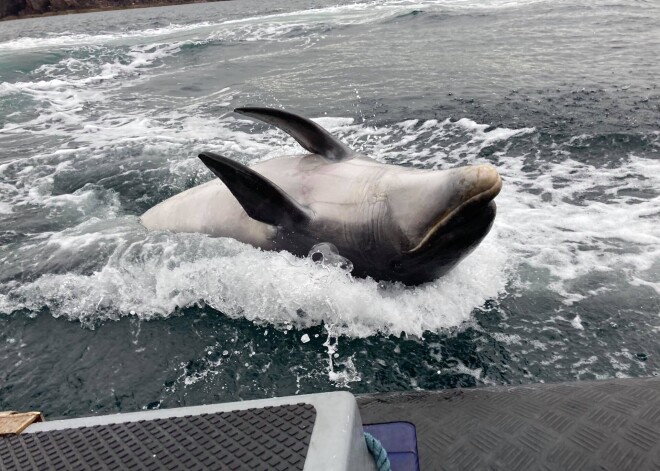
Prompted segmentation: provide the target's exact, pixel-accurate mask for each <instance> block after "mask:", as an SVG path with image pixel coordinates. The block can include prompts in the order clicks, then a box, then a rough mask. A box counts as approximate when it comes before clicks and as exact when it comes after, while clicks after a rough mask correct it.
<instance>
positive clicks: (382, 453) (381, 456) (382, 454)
mask: <svg viewBox="0 0 660 471" xmlns="http://www.w3.org/2000/svg"><path fill="white" fill-rule="evenodd" d="M364 441H365V442H367V449H368V450H369V453H371V456H373V457H374V460H375V461H376V469H378V471H392V467H391V465H390V459H389V458H388V457H387V450H385V448H383V444H382V443H380V442H379V441H378V439H377V438H375V437H374V436H373V435H371V434H370V433H369V432H364Z"/></svg>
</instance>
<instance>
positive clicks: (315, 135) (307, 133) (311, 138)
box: [234, 107, 355, 161]
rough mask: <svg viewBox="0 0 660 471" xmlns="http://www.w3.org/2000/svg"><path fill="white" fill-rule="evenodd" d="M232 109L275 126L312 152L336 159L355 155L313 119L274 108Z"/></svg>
mask: <svg viewBox="0 0 660 471" xmlns="http://www.w3.org/2000/svg"><path fill="white" fill-rule="evenodd" d="M234 111H235V112H236V113H239V114H244V115H246V116H250V117H251V118H256V119H258V120H261V121H263V122H265V123H268V124H272V125H273V126H277V127H278V128H280V129H281V130H282V131H284V132H286V133H287V134H288V135H289V136H291V137H293V138H294V139H295V140H296V141H298V144H300V145H301V146H303V148H305V150H307V151H309V152H311V153H312V154H319V155H322V156H323V157H325V158H327V159H330V160H337V161H339V160H345V159H350V158H351V157H353V156H354V155H355V152H353V151H352V150H351V149H350V148H349V147H348V146H347V145H346V144H344V143H343V142H341V141H340V140H339V139H337V138H336V137H334V136H333V135H332V134H330V133H329V132H328V131H326V130H325V129H323V128H322V127H321V126H319V125H318V124H316V123H315V122H314V121H312V120H309V119H307V118H303V117H302V116H298V115H296V114H293V113H289V112H288V111H283V110H277V109H274V108H252V107H250V108H236V109H235V110H234Z"/></svg>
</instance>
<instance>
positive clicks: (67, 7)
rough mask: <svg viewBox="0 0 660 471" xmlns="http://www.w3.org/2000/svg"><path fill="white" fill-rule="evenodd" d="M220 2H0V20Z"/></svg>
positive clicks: (10, 0)
mask: <svg viewBox="0 0 660 471" xmlns="http://www.w3.org/2000/svg"><path fill="white" fill-rule="evenodd" d="M208 1H221V0H0V20H13V19H20V18H32V17H38V16H49V15H60V14H67V13H85V12H92V11H104V10H117V9H124V8H144V7H158V6H166V5H181V4H185V3H206V2H208Z"/></svg>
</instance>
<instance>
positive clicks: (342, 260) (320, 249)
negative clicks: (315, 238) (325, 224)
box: [308, 242, 353, 273]
mask: <svg viewBox="0 0 660 471" xmlns="http://www.w3.org/2000/svg"><path fill="white" fill-rule="evenodd" d="M308 256H309V258H311V259H312V260H313V261H314V262H316V263H318V264H320V265H322V266H324V267H337V268H339V269H341V270H344V271H345V272H346V273H350V272H352V271H353V262H351V261H350V260H349V259H347V258H346V257H342V256H341V255H340V254H339V251H338V250H337V247H335V246H334V245H333V244H331V243H329V242H321V243H320V244H316V245H315V246H314V247H312V248H311V250H310V251H309V255H308Z"/></svg>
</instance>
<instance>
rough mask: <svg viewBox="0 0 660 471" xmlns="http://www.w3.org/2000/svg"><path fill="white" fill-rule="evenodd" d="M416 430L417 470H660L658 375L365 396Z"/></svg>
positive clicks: (362, 401)
mask: <svg viewBox="0 0 660 471" xmlns="http://www.w3.org/2000/svg"><path fill="white" fill-rule="evenodd" d="M357 399H358V404H359V406H360V414H361V415H362V421H363V423H365V424H368V423H375V422H385V421H393V420H403V421H408V422H412V423H414V424H415V426H416V428H417V440H418V447H419V457H420V465H421V469H422V471H436V470H438V471H440V470H482V469H488V470H507V471H508V470H510V471H516V470H567V471H572V470H599V471H633V470H654V471H660V379H658V378H639V379H622V380H612V381H595V382H576V383H562V384H552V385H533V386H518V387H511V388H505V387H497V388H475V389H463V390H445V391H435V392H415V393H403V394H401V393H399V394H378V395H373V396H370V395H366V396H360V397H358V398H357Z"/></svg>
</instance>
